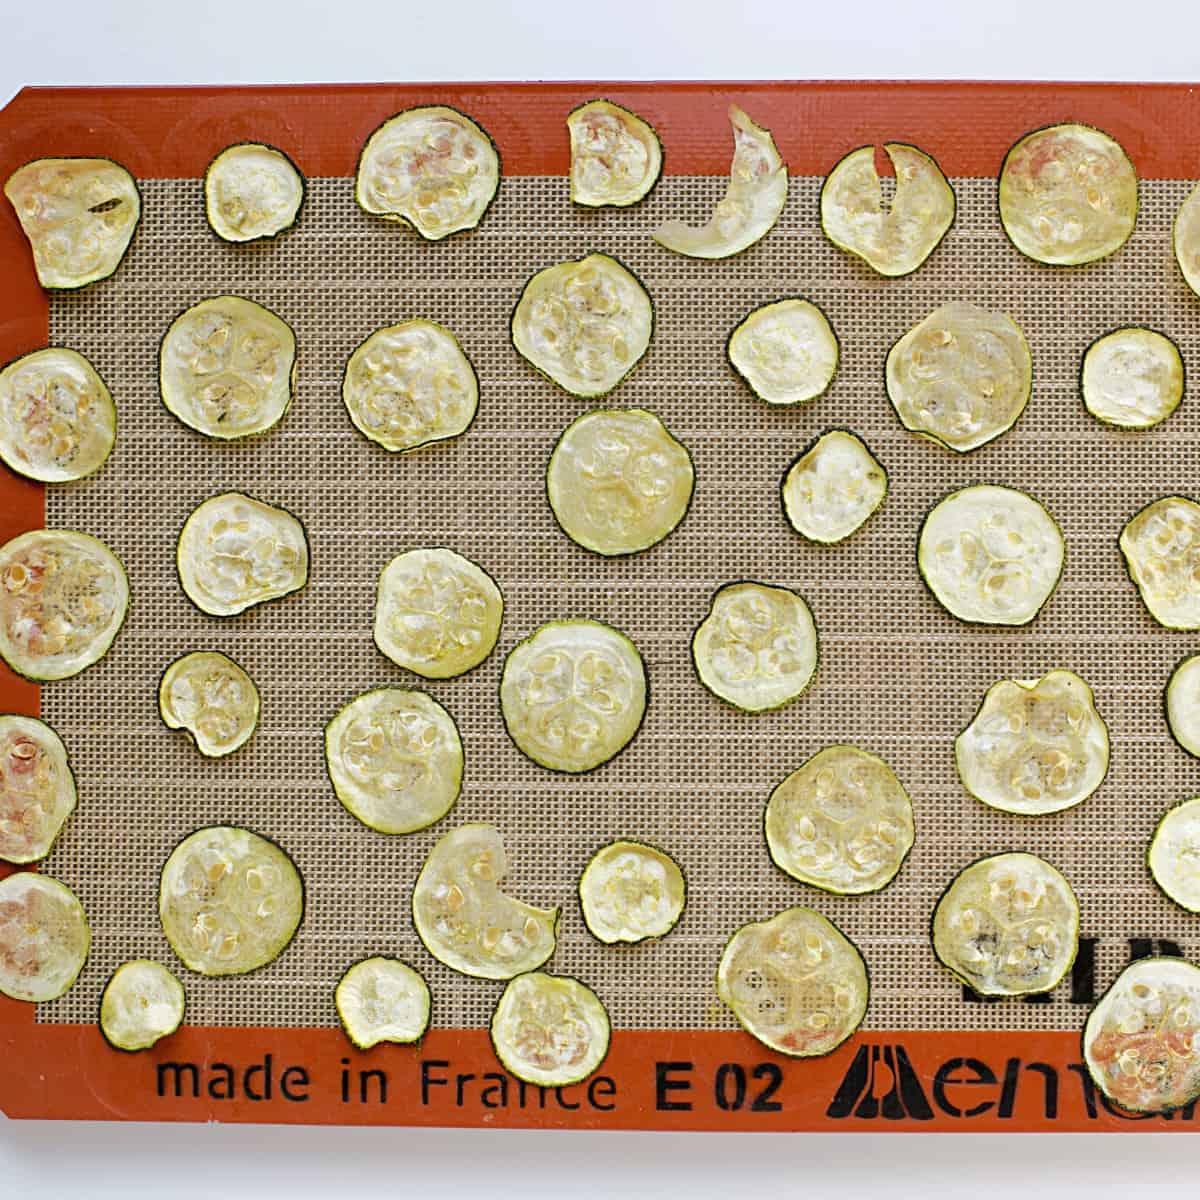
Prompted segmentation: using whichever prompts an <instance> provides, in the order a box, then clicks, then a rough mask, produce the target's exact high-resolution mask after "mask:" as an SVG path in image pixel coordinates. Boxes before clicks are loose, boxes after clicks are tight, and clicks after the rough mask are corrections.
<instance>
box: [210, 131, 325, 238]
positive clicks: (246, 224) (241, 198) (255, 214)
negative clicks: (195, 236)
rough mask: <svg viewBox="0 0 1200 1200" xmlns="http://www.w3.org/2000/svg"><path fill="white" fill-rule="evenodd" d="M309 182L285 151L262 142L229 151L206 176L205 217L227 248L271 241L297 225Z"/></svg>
mask: <svg viewBox="0 0 1200 1200" xmlns="http://www.w3.org/2000/svg"><path fill="white" fill-rule="evenodd" d="M303 203H304V176H302V175H301V174H300V172H299V170H297V168H296V164H295V163H294V162H292V160H291V159H290V158H288V156H287V155H286V154H284V152H283V151H282V150H277V149H276V148H275V147H274V146H266V145H263V144H262V143H261V142H239V143H238V144H237V145H233V146H227V147H226V148H225V149H224V150H222V151H221V153H220V154H218V155H217V157H216V158H214V159H213V160H212V162H211V163H209V165H208V170H207V171H205V173H204V212H205V215H206V216H207V217H208V223H209V224H210V225H211V226H212V230H213V233H215V234H216V235H217V237H219V238H221V239H222V240H223V241H226V242H254V241H257V240H258V239H259V238H272V237H275V235H276V234H279V233H282V232H283V231H284V230H285V229H290V228H291V227H292V226H293V225H294V224H295V223H296V217H297V216H298V215H299V213H300V205H301V204H303Z"/></svg>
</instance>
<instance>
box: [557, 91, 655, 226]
mask: <svg viewBox="0 0 1200 1200" xmlns="http://www.w3.org/2000/svg"><path fill="white" fill-rule="evenodd" d="M567 130H568V132H569V133H570V136H571V200H572V201H573V202H574V203H575V204H580V205H583V206H584V207H586V208H627V207H628V206H629V205H631V204H636V203H637V202H638V201H639V200H641V199H642V198H643V197H644V196H646V195H647V194H648V193H649V192H650V190H651V188H653V187H654V185H655V184H656V183H657V182H658V178H659V176H660V175H661V174H662V157H663V156H662V143H661V142H660V141H659V140H658V135H657V134H656V133H655V132H654V130H653V128H651V126H650V125H649V124H647V122H645V121H643V120H642V118H641V117H639V116H638V115H637V113H632V112H630V111H629V109H627V108H622V107H621V106H620V105H619V104H614V103H613V102H612V101H611V100H589V101H588V102H587V104H581V105H580V106H579V107H578V108H576V109H573V110H572V111H571V113H570V114H569V115H568V117H567Z"/></svg>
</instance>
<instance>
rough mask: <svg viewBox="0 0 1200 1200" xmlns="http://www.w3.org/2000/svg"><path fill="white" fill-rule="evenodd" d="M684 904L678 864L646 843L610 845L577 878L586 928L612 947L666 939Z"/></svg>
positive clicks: (684, 898)
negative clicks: (618, 944) (620, 943)
mask: <svg viewBox="0 0 1200 1200" xmlns="http://www.w3.org/2000/svg"><path fill="white" fill-rule="evenodd" d="M686 901H687V884H686V882H685V881H684V878H683V872H682V871H681V870H680V869H679V864H678V863H677V862H676V861H675V860H674V859H673V858H672V857H671V856H670V855H669V854H667V853H666V851H664V850H658V849H656V848H655V847H654V846H647V845H646V844H645V843H644V842H610V843H609V844H608V845H607V846H603V847H602V848H601V849H599V850H597V851H596V853H595V854H593V855H592V857H591V859H590V860H589V862H588V865H587V866H586V867H584V869H583V874H582V875H581V876H580V877H579V903H580V907H581V908H582V909H583V923H584V924H585V925H586V926H587V927H588V931H589V932H590V933H591V935H592V936H593V937H594V938H596V939H597V940H598V941H601V942H604V943H605V944H606V945H609V946H612V945H614V944H616V943H617V942H626V943H630V944H632V943H635V942H644V941H646V940H647V939H648V938H661V937H666V935H667V934H668V933H670V932H671V930H672V929H674V928H675V926H676V925H677V924H678V923H679V918H680V917H681V916H683V907H684V904H685V903H686Z"/></svg>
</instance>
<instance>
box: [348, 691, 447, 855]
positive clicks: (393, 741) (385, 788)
mask: <svg viewBox="0 0 1200 1200" xmlns="http://www.w3.org/2000/svg"><path fill="white" fill-rule="evenodd" d="M325 766H326V767H327V768H328V770H329V779H330V782H331V783H332V784H333V790H334V792H335V793H337V798H338V799H339V800H340V801H341V802H342V803H343V804H344V805H345V806H346V808H347V810H348V811H349V812H350V813H351V814H352V815H353V816H355V817H357V818H358V819H359V820H360V821H361V822H362V823H363V824H364V825H366V826H367V827H368V828H370V829H374V830H375V831H376V832H377V833H413V832H414V831H415V830H417V829H424V828H425V827H426V826H428V825H432V824H433V823H434V822H435V821H440V820H441V819H442V818H443V817H444V816H445V815H446V814H447V813H448V812H449V811H450V809H451V808H452V807H453V805H454V802H455V801H456V800H457V799H458V794H459V792H460V791H461V790H462V774H463V748H462V741H461V740H460V739H459V736H458V728H457V726H456V725H455V724H454V718H453V717H451V716H450V714H449V713H448V712H447V711H446V710H445V709H444V708H443V707H442V706H441V705H440V704H439V703H438V702H437V701H436V700H433V699H431V698H430V697H429V696H426V695H425V693H424V692H406V691H402V690H401V689H400V688H377V689H376V690H375V691H373V692H364V693H363V694H362V695H361V696H357V697H355V699H353V700H352V701H351V702H350V703H349V704H347V705H346V707H345V708H343V709H342V710H341V712H339V713H338V715H337V716H336V717H334V718H333V720H332V721H330V722H329V724H328V725H326V726H325Z"/></svg>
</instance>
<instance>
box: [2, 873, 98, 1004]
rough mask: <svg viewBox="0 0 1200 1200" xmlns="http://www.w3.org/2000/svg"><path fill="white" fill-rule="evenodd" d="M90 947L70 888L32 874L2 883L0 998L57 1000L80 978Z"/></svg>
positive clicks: (84, 921)
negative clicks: (2, 996) (1, 996)
mask: <svg viewBox="0 0 1200 1200" xmlns="http://www.w3.org/2000/svg"><path fill="white" fill-rule="evenodd" d="M91 943H92V933H91V929H90V928H89V927H88V922H87V917H86V916H84V912H83V905H82V904H80V903H79V898H78V897H77V896H76V895H75V893H74V892H73V891H71V889H70V888H69V887H66V886H65V885H64V884H61V883H59V882H58V880H56V879H51V878H49V877H48V876H46V875H35V874H34V873H33V872H32V871H21V872H19V873H18V874H16V875H10V876H9V877H8V878H7V879H0V995H4V996H8V997H9V998H10V999H12V1000H24V1001H27V1002H28V1003H30V1004H44V1003H45V1002H46V1001H48V1000H57V999H58V997H59V996H62V995H64V994H65V993H66V992H69V991H70V990H71V988H72V986H73V985H74V983H75V980H76V979H78V978H79V972H80V971H82V970H83V964H84V963H85V962H86V961H87V956H88V949H89V948H90V946H91Z"/></svg>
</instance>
